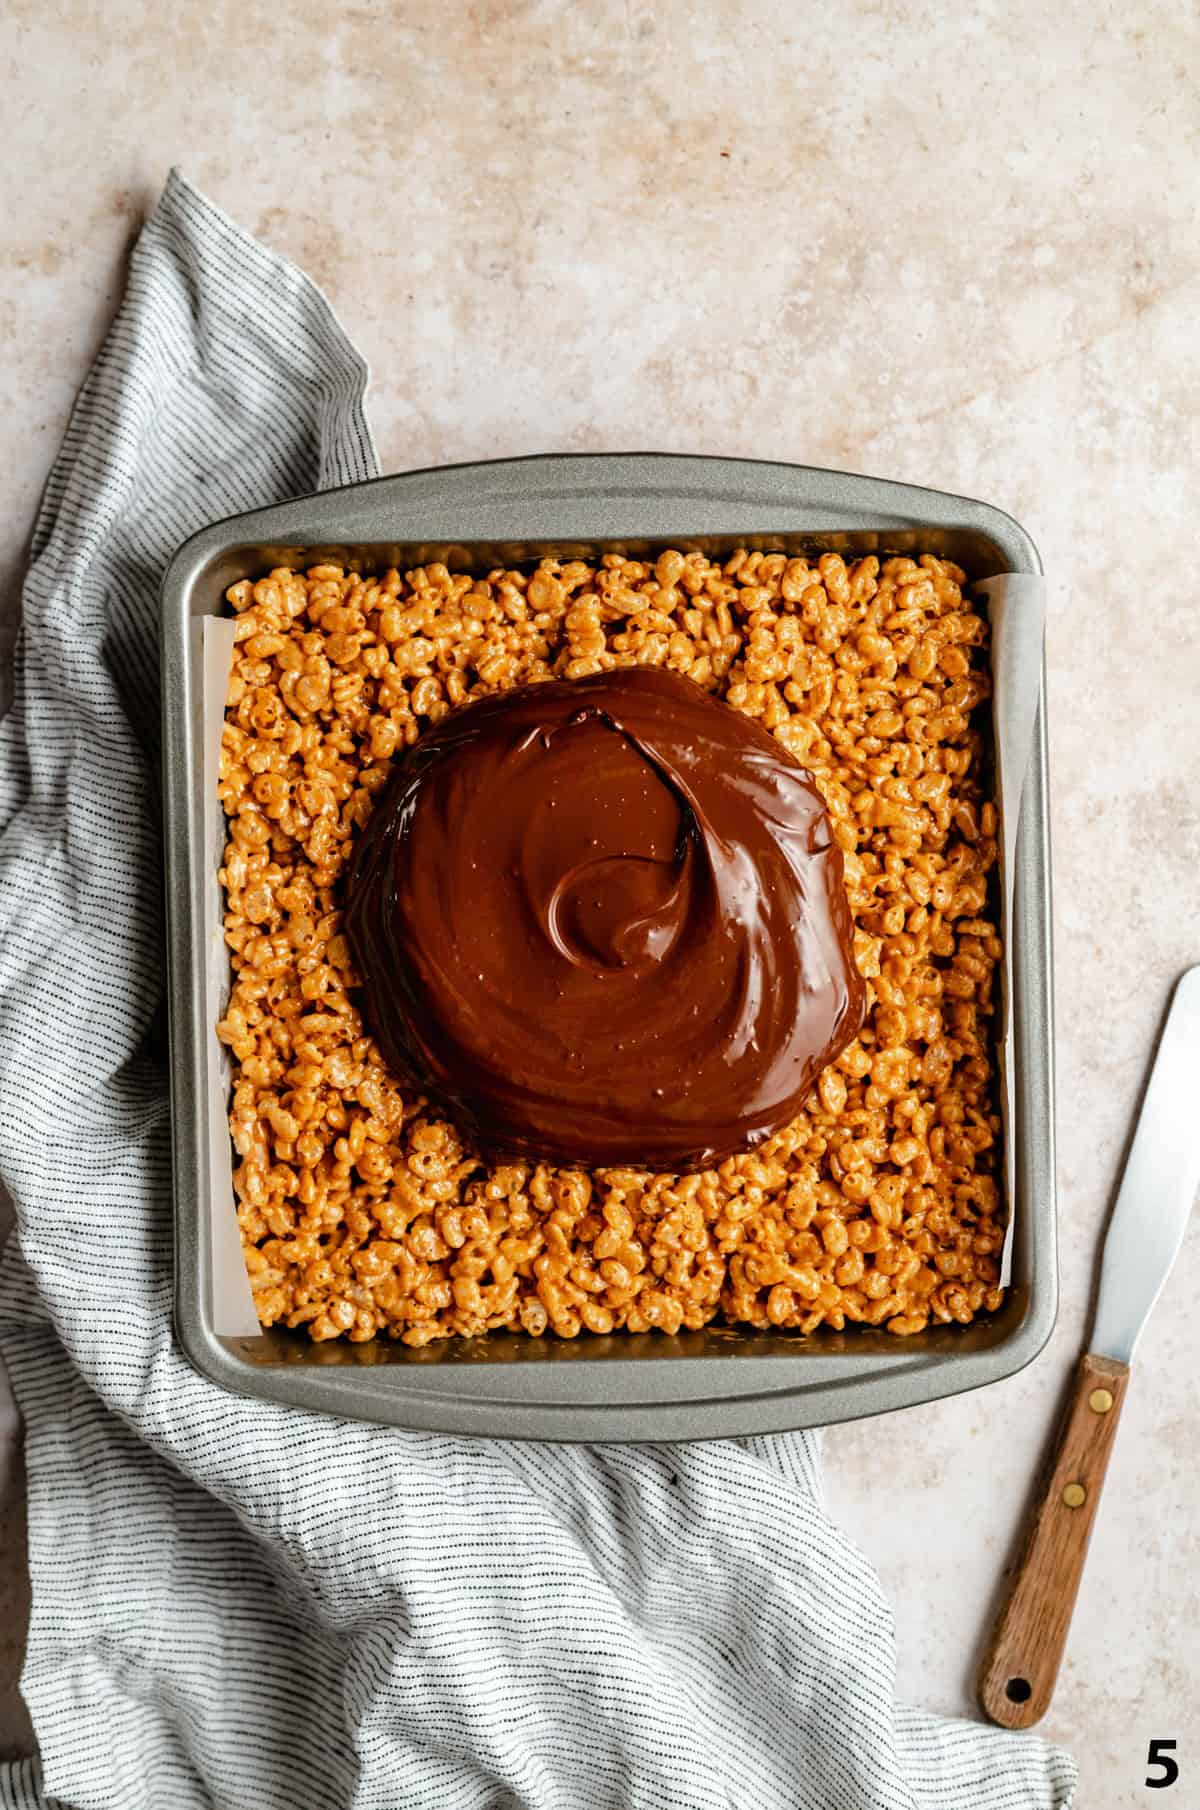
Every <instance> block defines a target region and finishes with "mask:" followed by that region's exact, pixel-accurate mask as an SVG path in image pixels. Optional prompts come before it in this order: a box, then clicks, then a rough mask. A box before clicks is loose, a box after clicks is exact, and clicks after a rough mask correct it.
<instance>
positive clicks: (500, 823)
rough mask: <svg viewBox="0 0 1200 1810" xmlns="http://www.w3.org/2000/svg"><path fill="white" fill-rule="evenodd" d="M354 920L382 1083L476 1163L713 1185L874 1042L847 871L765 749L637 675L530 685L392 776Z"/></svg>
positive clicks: (747, 724) (486, 708) (432, 742)
mask: <svg viewBox="0 0 1200 1810" xmlns="http://www.w3.org/2000/svg"><path fill="white" fill-rule="evenodd" d="M346 922H347V928H348V932H349V937H350V942H351V947H352V949H353V952H354V957H355V960H356V962H357V964H358V968H359V971H360V973H361V975H362V979H363V984H364V987H365V992H366V1017H367V1020H368V1023H369V1025H370V1027H371V1029H372V1030H373V1032H374V1034H375V1036H376V1039H377V1041H378V1042H379V1044H380V1047H381V1048H382V1050H383V1052H384V1055H385V1057H386V1058H387V1060H388V1061H389V1063H391V1064H392V1066H393V1067H394V1068H396V1069H397V1070H399V1071H400V1072H402V1073H404V1074H407V1075H408V1076H410V1077H411V1078H412V1079H413V1080H414V1081H415V1082H416V1083H417V1085H418V1086H419V1087H420V1088H421V1089H422V1091H423V1092H427V1093H429V1094H431V1095H432V1096H434V1097H435V1098H436V1099H437V1100H438V1101H439V1102H441V1103H442V1104H444V1105H445V1106H446V1107H447V1108H448V1109H449V1111H450V1112H451V1114H452V1115H453V1116H454V1117H455V1118H456V1119H457V1120H458V1122H459V1123H460V1124H461V1125H462V1127H463V1129H464V1131H465V1132H466V1133H467V1134H468V1135H470V1136H472V1137H473V1138H474V1140H475V1141H476V1143H477V1144H478V1145H479V1147H480V1148H481V1149H482V1150H484V1151H485V1152H486V1153H487V1154H489V1155H506V1154H511V1155H524V1156H530V1157H534V1158H541V1159H543V1160H545V1161H547V1162H555V1163H562V1164H567V1165H572V1164H578V1165H582V1166H586V1167H590V1168H598V1167H603V1166H605V1165H613V1164H633V1165H636V1166H638V1167H645V1168H649V1169H654V1170H666V1171H682V1170H688V1169H702V1168H708V1167H711V1166H712V1165H713V1164H715V1163H718V1162H721V1161H723V1160H724V1158H726V1157H727V1156H731V1155H733V1154H734V1153H735V1152H738V1151H742V1150H746V1149H749V1148H751V1147H753V1146H754V1145H755V1144H758V1143H761V1142H762V1140H763V1139H764V1138H767V1137H769V1136H770V1135H771V1133H772V1132H775V1131H778V1130H779V1129H780V1127H781V1126H783V1125H786V1124H787V1122H788V1121H789V1119H791V1118H793V1117H794V1116H795V1114H796V1113H797V1112H798V1110H799V1109H800V1105H801V1102H802V1100H803V1098H804V1095H805V1093H806V1092H807V1091H808V1089H809V1088H810V1087H811V1085H812V1083H813V1081H814V1080H815V1078H816V1076H817V1075H818V1074H819V1072H820V1070H821V1069H822V1068H823V1067H824V1066H825V1064H826V1063H827V1062H829V1061H830V1060H832V1058H833V1057H835V1056H836V1055H837V1054H838V1053H839V1051H840V1050H841V1049H842V1048H844V1046H845V1045H846V1043H847V1042H849V1040H850V1039H851V1038H852V1037H853V1036H855V1034H856V1033H857V1032H858V1030H859V1029H860V1027H861V1024H862V1017H863V1010H864V1004H865V990H864V987H863V983H862V980H861V979H860V977H859V974H858V972H857V970H856V968H855V966H854V962H853V959H852V956H851V954H850V944H851V936H852V925H851V920H850V910H849V906H848V904H847V902H846V895H845V890H844V886H843V879H842V857H841V851H840V850H839V848H838V846H837V844H836V842H835V841H834V840H833V835H832V831H831V827H830V823H829V818H828V816H827V814H826V811H825V807H824V804H823V802H822V800H821V796H820V794H819V793H818V791H817V789H816V787H815V786H814V784H813V782H812V779H811V778H810V776H809V775H808V773H806V772H805V770H804V769H803V768H802V767H800V766H799V765H798V764H797V763H796V762H795V761H794V760H793V759H792V758H791V756H790V755H788V753H787V752H786V751H785V750H784V748H783V747H782V746H781V745H780V744H779V743H778V742H777V741H776V740H775V739H774V737H772V736H771V735H769V734H768V733H767V731H766V730H765V729H763V728H762V727H761V726H760V725H759V724H757V723H755V722H753V721H752V720H751V719H750V718H749V717H746V716H742V715H741V714H740V713H739V712H738V711H736V710H734V709H732V708H731V707H730V706H729V705H727V704H723V703H720V702H719V701H717V700H716V699H714V698H711V697H709V696H708V695H707V694H706V693H705V692H703V691H701V690H700V689H699V687H698V686H696V685H694V684H693V683H692V681H691V680H690V679H685V678H681V677H680V676H678V675H677V674H674V673H668V672H663V671H662V670H660V669H657V668H649V667H641V668H634V669H630V670H620V671H616V672H612V673H598V674H596V675H595V676H594V677H591V678H586V679H577V680H574V681H553V682H550V683H545V684H539V685H531V686H527V687H525V688H524V689H522V690H520V691H511V692H506V693H504V694H502V695H501V696H499V697H494V698H488V699H485V700H484V701H483V702H481V703H477V704H473V705H470V706H469V707H467V708H466V709H463V710H461V711H458V712H456V713H454V714H452V715H450V716H448V717H446V718H444V719H443V720H442V721H441V722H440V723H438V724H437V725H436V726H435V727H434V728H432V729H430V730H429V731H428V733H427V734H425V735H424V736H422V738H421V739H420V741H419V742H417V743H416V745H415V746H414V747H413V748H411V749H410V750H409V751H408V753H407V754H406V755H405V756H404V757H403V758H402V759H401V760H400V761H398V762H397V765H396V769H395V771H394V773H393V775H392V776H391V778H390V780H389V782H388V785H387V787H386V788H385V790H384V792H383V794H382V796H381V798H380V800H379V802H378V804H377V806H376V809H375V812H374V815H373V816H372V818H371V821H370V823H369V824H368V826H367V828H366V830H365V831H364V833H363V837H362V841H361V844H360V846H359V850H358V853H357V856H356V859H355V863H354V867H353V870H352V872H351V875H350V882H349V899H348V907H347V913H346Z"/></svg>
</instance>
